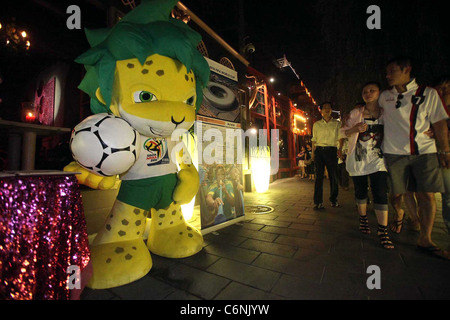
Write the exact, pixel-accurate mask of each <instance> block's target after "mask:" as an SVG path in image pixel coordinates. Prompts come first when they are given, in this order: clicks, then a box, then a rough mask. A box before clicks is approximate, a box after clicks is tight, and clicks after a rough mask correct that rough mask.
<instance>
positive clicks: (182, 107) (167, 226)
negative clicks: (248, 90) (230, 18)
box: [64, 0, 209, 289]
mask: <svg viewBox="0 0 450 320" xmlns="http://www.w3.org/2000/svg"><path fill="white" fill-rule="evenodd" d="M176 3H177V0H153V1H149V0H147V1H146V0H143V1H142V3H141V4H140V5H139V6H137V7H136V8H135V9H133V10H132V11H131V12H129V13H128V14H127V15H126V16H125V17H123V18H122V19H121V20H120V21H119V22H118V23H117V24H116V25H115V26H114V27H113V28H111V29H109V28H108V29H100V30H86V36H87V38H88V41H89V44H90V45H91V49H89V50H88V51H87V52H85V53H84V54H82V55H81V56H80V57H78V58H77V59H76V62H78V63H81V64H84V65H85V67H86V70H87V72H86V75H85V77H84V79H83V81H82V82H81V84H80V86H79V88H80V89H81V90H83V91H84V92H86V93H87V94H89V96H90V97H91V110H92V112H93V113H94V114H97V113H109V114H113V115H114V116H116V117H120V118H122V119H124V120H126V121H127V122H128V123H129V124H130V125H131V127H133V128H134V129H135V130H136V131H137V132H138V133H139V135H140V141H141V143H140V146H137V147H139V148H141V150H140V154H139V157H138V158H137V159H136V162H135V163H134V164H133V165H132V167H131V168H130V169H129V170H127V171H126V172H123V173H121V174H120V179H121V186H120V189H119V193H118V196H117V199H116V200H115V203H114V205H113V208H112V211H111V213H110V214H109V215H108V218H107V220H106V221H105V225H104V227H103V229H102V230H101V231H100V232H99V233H98V234H97V236H96V237H95V239H94V240H93V242H92V243H91V246H90V250H91V259H92V264H93V276H92V278H91V279H90V282H89V283H88V287H90V288H93V289H104V288H112V287H117V286H120V285H124V284H127V283H130V282H133V281H135V280H137V279H139V278H141V277H143V276H145V275H146V274H147V273H148V272H149V270H150V269H151V267H152V259H151V255H150V252H152V253H154V254H156V255H160V256H163V257H168V258H182V257H187V256H191V255H193V254H195V253H197V252H199V251H200V250H201V249H202V247H203V238H202V235H201V233H200V232H199V231H198V230H196V229H195V228H194V227H192V226H190V225H188V224H187V223H186V222H185V220H184V217H183V215H182V212H181V209H180V205H181V204H185V203H189V202H190V201H191V200H192V198H193V197H194V196H195V194H196V193H197V190H198V186H199V177H198V172H197V170H196V168H195V167H194V165H192V164H189V161H180V160H182V159H181V157H182V155H181V154H179V153H177V155H179V156H180V159H178V160H179V161H178V162H179V169H180V170H179V171H178V168H177V164H176V163H175V161H172V160H171V161H166V162H163V163H150V162H151V161H153V160H154V159H153V158H151V157H148V152H149V147H148V146H149V145H151V144H153V145H155V146H164V148H165V149H164V150H165V153H166V154H167V155H170V154H171V149H172V148H173V146H174V142H173V141H172V140H171V135H172V133H173V132H174V130H175V129H177V130H180V129H184V131H187V130H188V129H190V128H191V127H192V125H193V124H194V121H195V115H196V111H197V110H198V108H199V106H200V104H201V101H202V98H203V95H202V90H203V88H204V87H205V85H206V84H207V82H208V80H209V66H208V64H207V62H206V61H205V59H204V58H203V56H202V55H201V54H200V53H199V52H198V51H197V49H196V46H197V45H198V43H199V42H200V41H201V37H200V35H199V34H198V33H196V32H195V31H193V30H192V29H191V28H189V27H188V26H187V25H186V24H185V23H183V22H182V21H179V20H176V19H173V18H171V17H170V12H171V10H172V9H173V7H174V6H175V4H176ZM177 158H178V157H177ZM152 159H153V160H152ZM64 170H65V171H71V172H80V174H78V175H77V178H78V181H79V182H80V183H81V184H85V185H87V186H89V187H91V188H95V189H109V188H111V187H112V186H113V185H114V184H115V179H116V176H109V177H108V176H107V177H105V176H100V175H98V174H97V173H94V172H93V171H91V170H87V169H85V167H82V166H80V164H78V163H77V162H72V163H70V164H69V165H68V166H66V167H65V168H64ZM150 216H151V226H150V231H149V236H148V239H147V243H145V241H144V238H143V233H144V231H145V224H146V221H147V217H150ZM149 250H150V252H149Z"/></svg>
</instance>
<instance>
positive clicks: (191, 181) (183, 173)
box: [172, 150, 200, 204]
mask: <svg viewBox="0 0 450 320" xmlns="http://www.w3.org/2000/svg"><path fill="white" fill-rule="evenodd" d="M177 162H178V164H179V166H180V171H179V172H178V183H177V185H176V187H175V190H174V192H173V195H172V197H173V200H174V201H175V202H176V203H179V204H186V203H189V202H190V201H191V200H192V199H193V198H194V197H195V195H196V194H197V191H198V187H199V186H200V178H199V175H198V171H197V169H196V168H195V166H194V164H193V163H192V160H191V157H190V156H189V153H188V152H184V154H183V150H181V151H180V152H179V153H177Z"/></svg>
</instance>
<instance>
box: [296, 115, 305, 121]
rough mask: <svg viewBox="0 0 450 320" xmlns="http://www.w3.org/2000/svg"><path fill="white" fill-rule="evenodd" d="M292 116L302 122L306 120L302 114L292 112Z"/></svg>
mask: <svg viewBox="0 0 450 320" xmlns="http://www.w3.org/2000/svg"><path fill="white" fill-rule="evenodd" d="M294 117H295V118H298V119H300V120H301V121H303V122H305V121H306V119H305V118H304V117H303V116H301V115H299V114H294Z"/></svg>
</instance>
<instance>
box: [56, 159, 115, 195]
mask: <svg viewBox="0 0 450 320" xmlns="http://www.w3.org/2000/svg"><path fill="white" fill-rule="evenodd" d="M64 171H68V172H80V174H77V175H76V177H77V179H78V182H79V183H81V184H84V185H86V186H88V187H90V188H92V189H100V190H107V189H111V188H112V187H113V186H114V184H115V183H116V176H111V177H104V176H100V175H98V174H95V173H92V172H90V171H88V170H86V169H84V168H83V167H81V166H80V165H79V164H78V163H76V162H75V161H73V162H71V163H70V164H68V165H67V166H65V167H64Z"/></svg>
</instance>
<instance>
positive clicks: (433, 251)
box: [417, 245, 450, 260]
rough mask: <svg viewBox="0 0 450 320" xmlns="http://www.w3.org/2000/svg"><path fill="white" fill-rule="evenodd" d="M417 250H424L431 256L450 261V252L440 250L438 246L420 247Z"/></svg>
mask: <svg viewBox="0 0 450 320" xmlns="http://www.w3.org/2000/svg"><path fill="white" fill-rule="evenodd" d="M417 248H418V249H419V250H422V251H423V252H426V253H428V254H429V255H431V256H434V257H437V258H442V259H444V260H450V252H448V251H446V250H442V249H439V248H438V247H436V246H429V247H422V246H419V245H418V246H417Z"/></svg>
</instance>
